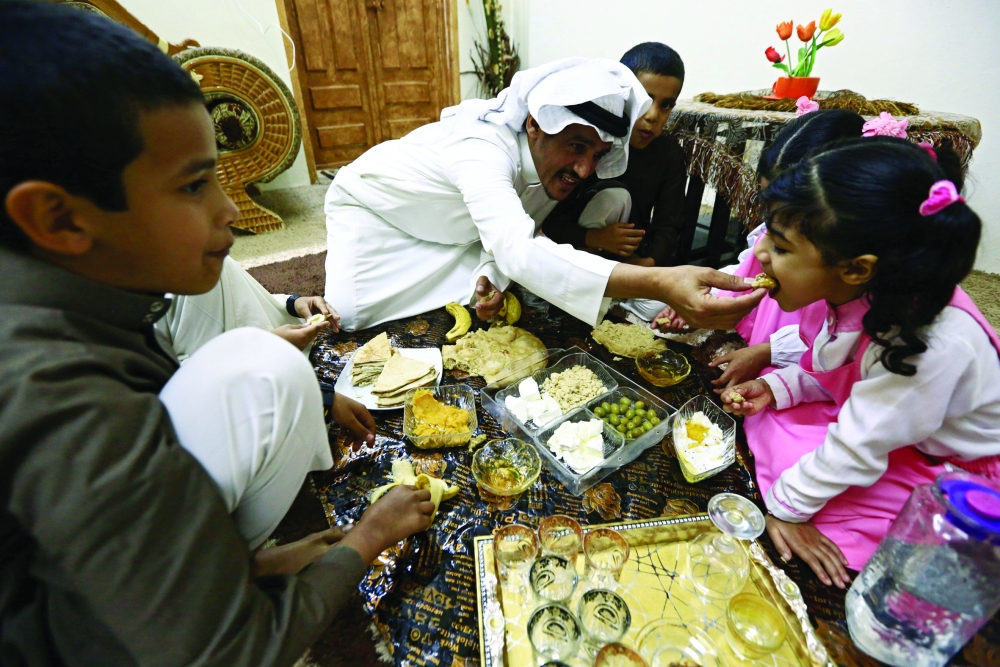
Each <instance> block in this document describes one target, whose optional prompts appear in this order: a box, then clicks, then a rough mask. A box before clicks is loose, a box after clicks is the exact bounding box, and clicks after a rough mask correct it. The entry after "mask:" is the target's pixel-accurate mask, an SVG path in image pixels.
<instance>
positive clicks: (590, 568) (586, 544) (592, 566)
mask: <svg viewBox="0 0 1000 667" xmlns="http://www.w3.org/2000/svg"><path fill="white" fill-rule="evenodd" d="M583 555H584V556H585V557H586V559H587V567H586V572H587V576H588V577H589V578H590V581H591V583H593V584H594V586H596V587H597V588H606V589H613V588H615V586H616V585H617V583H618V580H619V579H620V578H621V575H622V568H623V567H624V566H625V561H627V560H628V555H629V547H628V542H626V541H625V538H624V537H622V536H621V534H620V533H618V532H617V531H614V530H611V529H610V528H595V529H594V530H591V531H588V532H587V534H586V535H584V537H583Z"/></svg>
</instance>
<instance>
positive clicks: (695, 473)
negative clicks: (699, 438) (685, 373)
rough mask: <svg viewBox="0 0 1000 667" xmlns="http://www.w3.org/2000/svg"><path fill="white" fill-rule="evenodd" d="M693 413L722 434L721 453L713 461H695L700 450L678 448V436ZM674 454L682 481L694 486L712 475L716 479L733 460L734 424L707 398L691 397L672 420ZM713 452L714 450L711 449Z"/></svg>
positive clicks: (734, 458)
mask: <svg viewBox="0 0 1000 667" xmlns="http://www.w3.org/2000/svg"><path fill="white" fill-rule="evenodd" d="M696 412H702V413H704V414H705V416H706V417H708V419H709V421H711V422H712V423H713V424H715V425H716V426H718V427H719V428H720V429H721V430H722V443H721V444H720V445H719V449H722V450H724V451H723V452H722V453H721V454H720V455H719V456H718V457H713V458H715V459H716V460H714V461H711V462H710V461H704V460H699V455H700V454H701V453H700V452H698V451H697V450H698V449H701V447H691V448H687V447H685V446H684V445H682V444H680V443H681V442H682V441H681V438H680V436H681V435H682V434H683V433H685V431H684V430H683V429H685V428H686V423H687V420H688V419H690V418H691V417H692V416H694V414H695V413H696ZM672 423H673V436H674V453H676V454H677V461H678V462H679V463H680V465H681V473H682V474H683V475H684V479H686V480H687V481H688V482H690V483H692V484H694V483H695V482H700V481H701V480H703V479H708V478H709V477H711V476H712V475H717V474H718V473H720V472H722V471H723V470H725V469H726V468H728V467H729V466H730V464H732V462H733V461H735V460H736V422H735V421H734V420H733V418H732V417H730V416H729V415H727V414H726V413H725V412H723V411H722V408H720V407H719V406H717V405H716V404H715V403H713V402H712V399H710V398H708V397H707V396H704V395H702V396H695V397H694V398H692V399H691V400H690V401H688V402H687V403H685V404H684V405H682V406H681V409H680V410H678V411H677V414H676V415H675V416H674V419H673V422H672ZM712 447H713V449H715V446H714V445H713V446H712Z"/></svg>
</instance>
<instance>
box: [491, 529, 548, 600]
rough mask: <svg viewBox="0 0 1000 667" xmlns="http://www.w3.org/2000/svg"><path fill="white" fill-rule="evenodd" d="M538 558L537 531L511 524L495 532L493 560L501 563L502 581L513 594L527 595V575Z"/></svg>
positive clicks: (499, 569)
mask: <svg viewBox="0 0 1000 667" xmlns="http://www.w3.org/2000/svg"><path fill="white" fill-rule="evenodd" d="M537 556H538V537H537V536H536V535H535V531H533V530H532V529H531V528H528V527H527V526H525V525H522V524H520V523H511V524H508V525H506V526H504V527H502V528H497V529H496V530H495V531H494V532H493V558H495V559H496V561H497V563H499V567H498V568H497V570H498V571H499V573H500V579H501V581H505V582H507V586H508V588H510V590H511V591H512V592H515V593H518V594H525V593H526V591H525V581H524V579H525V575H526V574H527V573H528V571H529V570H530V569H531V566H532V564H533V563H534V562H535V558H536V557H537Z"/></svg>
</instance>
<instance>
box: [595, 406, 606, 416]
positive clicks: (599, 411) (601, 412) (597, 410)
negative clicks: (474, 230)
mask: <svg viewBox="0 0 1000 667" xmlns="http://www.w3.org/2000/svg"><path fill="white" fill-rule="evenodd" d="M594 414H595V415H597V416H598V417H601V418H604V416H605V415H607V414H608V411H607V410H605V409H604V408H602V407H601V406H597V407H596V408H594Z"/></svg>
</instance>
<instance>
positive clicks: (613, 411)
mask: <svg viewBox="0 0 1000 667" xmlns="http://www.w3.org/2000/svg"><path fill="white" fill-rule="evenodd" d="M608 409H609V410H611V414H613V415H617V414H619V413H621V411H622V409H621V408H620V407H618V404H617V403H615V404H613V405H612V406H611V407H610V408H608Z"/></svg>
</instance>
